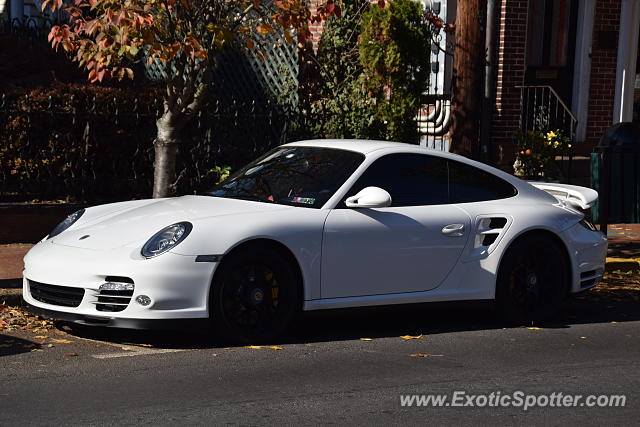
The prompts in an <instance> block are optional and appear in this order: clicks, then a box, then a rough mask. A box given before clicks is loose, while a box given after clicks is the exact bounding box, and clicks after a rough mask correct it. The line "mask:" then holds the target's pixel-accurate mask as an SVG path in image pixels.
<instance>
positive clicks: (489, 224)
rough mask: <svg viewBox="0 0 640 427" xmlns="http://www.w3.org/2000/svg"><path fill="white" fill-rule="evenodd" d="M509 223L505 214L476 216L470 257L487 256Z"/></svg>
mask: <svg viewBox="0 0 640 427" xmlns="http://www.w3.org/2000/svg"><path fill="white" fill-rule="evenodd" d="M510 223H511V221H510V220H509V217H507V216H506V215H505V216H500V215H487V216H481V217H478V218H477V219H476V235H475V240H474V242H473V249H471V254H470V258H471V259H474V258H484V257H486V256H488V255H489V253H490V252H491V251H492V250H493V248H494V246H495V245H496V243H497V242H498V241H499V238H500V236H501V235H502V234H503V233H504V231H505V230H506V229H507V227H508V226H509V224H510Z"/></svg>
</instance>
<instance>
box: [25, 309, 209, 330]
mask: <svg viewBox="0 0 640 427" xmlns="http://www.w3.org/2000/svg"><path fill="white" fill-rule="evenodd" d="M26 309H27V311H29V312H30V313H33V314H37V315H38V316H41V317H45V318H47V319H53V320H62V321H65V322H72V323H75V324H78V325H85V326H103V327H107V328H124V329H155V330H182V329H207V328H208V327H209V326H210V322H209V319H206V318H197V319H128V318H119V317H94V316H86V315H84V314H76V313H69V312H64V311H55V310H47V309H44V308H40V307H35V306H33V305H30V304H28V305H27V307H26Z"/></svg>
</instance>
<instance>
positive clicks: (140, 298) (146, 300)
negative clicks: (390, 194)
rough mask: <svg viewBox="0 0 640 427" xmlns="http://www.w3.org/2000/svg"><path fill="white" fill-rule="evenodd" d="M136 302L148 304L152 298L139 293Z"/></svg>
mask: <svg viewBox="0 0 640 427" xmlns="http://www.w3.org/2000/svg"><path fill="white" fill-rule="evenodd" d="M136 302H137V303H138V304H140V305H144V306H147V305H149V304H151V298H149V297H148V296H146V295H138V296H137V297H136Z"/></svg>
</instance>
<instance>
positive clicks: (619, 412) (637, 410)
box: [0, 300, 640, 426]
mask: <svg viewBox="0 0 640 427" xmlns="http://www.w3.org/2000/svg"><path fill="white" fill-rule="evenodd" d="M639 308H640V303H638V302H637V301H632V300H630V301H626V302H615V303H614V302H602V301H575V302H573V303H572V304H571V306H570V307H569V309H568V312H567V315H566V316H565V317H564V318H563V319H561V320H559V321H556V322H554V323H551V324H544V325H537V326H536V327H534V328H528V327H514V326H511V325H508V324H504V323H502V322H500V321H498V320H496V319H495V318H494V317H493V316H492V314H491V312H490V311H487V309H486V308H485V307H483V306H478V305H475V304H471V305H468V304H456V305H441V304H429V305H420V306H412V307H401V308H395V309H387V310H358V311H355V312H352V311H348V312H331V313H321V314H315V315H313V316H307V317H305V318H303V319H302V320H301V321H300V322H299V323H298V325H297V327H296V328H295V329H294V330H293V331H291V332H290V333H289V334H288V335H287V336H286V337H285V338H284V339H283V341H282V342H279V343H275V345H277V346H278V347H281V348H282V349H271V348H268V347H263V348H257V349H252V348H244V347H237V348H227V347H222V346H220V345H219V344H216V343H215V341H212V340H211V339H210V338H208V336H206V335H203V334H199V333H187V332H184V333H148V332H128V331H108V330H101V329H84V328H82V329H76V328H74V329H73V330H72V331H71V332H70V333H69V334H68V335H61V334H56V333H51V332H50V333H48V334H47V338H44V339H41V342H43V343H45V344H42V345H36V347H35V349H37V350H39V351H32V350H34V348H33V343H34V342H35V341H38V339H35V338H34V334H33V333H30V332H13V333H11V335H7V334H5V335H0V425H3V426H4V425H6V426H11V425H32V424H34V425H70V424H71V425H106V424H109V425H115V424H124V425H139V424H154V425H168V424H174V425H175V424H180V425H183V424H186V425H194V424H205V423H207V424H214V423H215V424H223V423H224V424H232V425H234V424H243V425H264V424H267V425H270V424H285V425H291V424H346V423H349V424H369V425H397V424H426V423H429V424H443V423H447V424H454V423H455V424H456V425H477V424H485V423H501V424H505V423H508V424H545V425H561V424H565V425H566V424H569V425H575V424H581V425H602V424H610V425H625V424H636V423H637V420H638V419H639V416H640V402H639V400H640V343H639V340H638V338H640V309H639ZM60 326H63V325H60ZM420 334H422V337H421V338H420V339H403V338H401V337H400V336H402V335H412V336H419V335H420ZM361 338H367V339H370V340H362V339H361ZM54 340H58V341H54ZM66 341H71V342H66ZM3 343H4V344H3ZM46 343H53V346H49V344H46ZM419 353H421V354H422V355H423V356H426V357H418V356H415V354H419ZM72 354H73V355H72ZM412 354H414V356H411V355H412ZM456 391H464V392H465V393H467V394H468V395H469V394H473V395H478V394H481V393H487V394H488V393H491V392H494V393H497V392H500V393H501V394H502V395H504V394H510V393H513V392H515V391H522V392H523V393H524V394H532V395H540V394H551V393H554V392H556V393H558V392H562V393H564V394H565V395H567V394H568V395H573V394H578V395H583V396H587V395H591V394H593V395H601V394H606V395H609V394H623V395H626V405H625V406H624V407H613V408H598V407H594V408H590V407H585V406H580V405H579V406H577V407H571V408H558V407H545V408H531V409H528V410H526V411H525V410H524V409H523V408H522V407H519V408H514V407H507V408H500V407H451V406H448V407H447V406H444V407H419V408H417V407H402V406H401V404H400V396H401V395H404V394H434V393H443V394H445V395H447V396H448V398H449V399H451V398H452V397H453V396H452V395H453V393H454V392H456Z"/></svg>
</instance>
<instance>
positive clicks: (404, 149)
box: [283, 139, 546, 198]
mask: <svg viewBox="0 0 640 427" xmlns="http://www.w3.org/2000/svg"><path fill="white" fill-rule="evenodd" d="M283 146H285V147H286V146H293V147H324V148H335V149H341V150H348V151H354V152H357V153H362V154H364V155H368V154H370V153H372V152H374V151H380V150H382V151H383V152H385V153H429V154H431V155H435V156H439V157H445V158H449V159H452V160H456V161H459V162H462V163H466V164H468V165H471V166H475V167H477V168H479V169H482V170H484V171H486V172H489V173H491V174H493V175H497V176H499V177H500V178H502V179H504V180H505V181H507V182H509V183H510V184H511V185H513V186H515V187H516V188H517V189H518V193H520V194H527V195H528V196H533V197H538V198H540V197H543V198H544V196H546V193H544V192H543V191H540V190H538V189H536V188H535V187H533V186H532V185H529V184H528V183H526V182H525V181H522V180H521V179H519V178H516V177H514V176H512V175H510V174H508V173H506V172H504V171H502V170H500V169H497V168H494V167H491V166H489V165H487V164H484V163H481V162H478V161H475V160H472V159H469V158H467V157H464V156H460V155H458V154H454V153H449V152H447V151H442V150H434V149H432V148H426V147H422V146H420V145H416V144H408V143H404V142H390V141H374V140H365V139H312V140H306V141H296V142H290V143H288V144H284V145H283ZM376 157H377V156H376Z"/></svg>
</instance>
